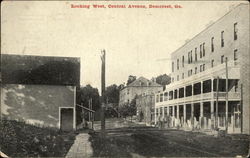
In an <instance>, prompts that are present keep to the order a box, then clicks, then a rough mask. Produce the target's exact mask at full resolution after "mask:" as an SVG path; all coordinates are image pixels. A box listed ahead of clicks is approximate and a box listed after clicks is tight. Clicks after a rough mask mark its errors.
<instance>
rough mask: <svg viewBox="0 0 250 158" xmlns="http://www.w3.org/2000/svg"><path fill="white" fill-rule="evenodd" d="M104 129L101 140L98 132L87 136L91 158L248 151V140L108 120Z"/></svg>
mask: <svg viewBox="0 0 250 158" xmlns="http://www.w3.org/2000/svg"><path fill="white" fill-rule="evenodd" d="M99 123H100V122H96V125H95V128H97V127H98V126H100V124H99ZM106 127H107V129H106V137H105V138H103V139H101V137H100V135H99V134H100V131H99V130H98V129H97V130H96V132H93V133H91V134H90V135H91V137H90V142H91V146H92V148H93V156H94V157H99V156H108V157H110V156H111V157H222V156H223V157H235V156H238V155H241V156H246V155H247V153H248V147H249V138H248V137H243V136H234V137H232V136H227V137H218V138H215V137H213V136H209V135H206V134H203V133H198V132H187V131H181V130H174V129H168V130H160V129H158V128H154V127H146V126H145V125H143V124H139V125H138V124H135V123H133V122H130V121H124V120H122V119H108V120H106Z"/></svg>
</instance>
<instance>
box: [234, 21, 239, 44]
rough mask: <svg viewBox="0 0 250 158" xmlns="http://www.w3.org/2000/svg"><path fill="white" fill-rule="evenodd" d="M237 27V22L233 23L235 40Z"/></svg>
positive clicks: (235, 38)
mask: <svg viewBox="0 0 250 158" xmlns="http://www.w3.org/2000/svg"><path fill="white" fill-rule="evenodd" d="M237 33H238V28H237V23H234V40H237V38H238V34H237Z"/></svg>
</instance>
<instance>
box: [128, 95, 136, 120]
mask: <svg viewBox="0 0 250 158" xmlns="http://www.w3.org/2000/svg"><path fill="white" fill-rule="evenodd" d="M134 115H136V97H135V98H134V99H133V100H132V101H131V102H130V104H129V107H128V116H130V117H131V121H132V117H133V116H134Z"/></svg>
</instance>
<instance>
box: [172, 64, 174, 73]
mask: <svg viewBox="0 0 250 158" xmlns="http://www.w3.org/2000/svg"><path fill="white" fill-rule="evenodd" d="M172 72H174V62H172Z"/></svg>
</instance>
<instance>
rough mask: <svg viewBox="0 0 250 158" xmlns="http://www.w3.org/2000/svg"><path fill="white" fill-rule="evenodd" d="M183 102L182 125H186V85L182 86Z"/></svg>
mask: <svg viewBox="0 0 250 158" xmlns="http://www.w3.org/2000/svg"><path fill="white" fill-rule="evenodd" d="M183 93H184V94H183V95H184V103H183V122H184V127H185V125H186V103H185V99H186V86H184V92H183Z"/></svg>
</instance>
